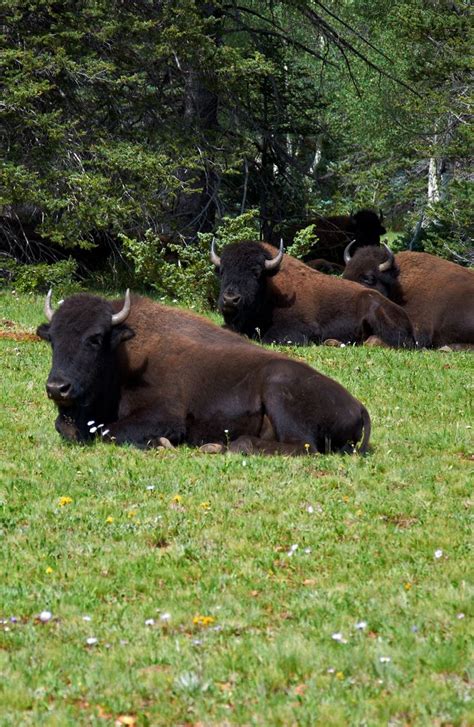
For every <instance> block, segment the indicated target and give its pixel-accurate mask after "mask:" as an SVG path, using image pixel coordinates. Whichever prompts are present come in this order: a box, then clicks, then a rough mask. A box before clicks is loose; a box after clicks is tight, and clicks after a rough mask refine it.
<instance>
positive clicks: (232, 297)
mask: <svg viewBox="0 0 474 727" xmlns="http://www.w3.org/2000/svg"><path fill="white" fill-rule="evenodd" d="M241 297H242V296H241V295H239V294H238V293H224V295H223V296H222V300H223V303H224V305H228V306H236V305H238V304H239V303H240V299H241Z"/></svg>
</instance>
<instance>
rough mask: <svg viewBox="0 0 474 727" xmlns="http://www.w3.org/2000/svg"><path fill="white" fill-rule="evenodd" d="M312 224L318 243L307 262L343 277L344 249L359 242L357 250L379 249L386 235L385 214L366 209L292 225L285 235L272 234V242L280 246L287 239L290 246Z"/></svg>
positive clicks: (286, 241) (285, 231)
mask: <svg viewBox="0 0 474 727" xmlns="http://www.w3.org/2000/svg"><path fill="white" fill-rule="evenodd" d="M311 224H313V225H314V226H315V228H314V232H315V234H316V235H317V237H318V241H317V243H316V244H315V245H314V246H313V247H312V248H311V250H310V251H309V252H308V253H307V254H306V255H305V256H304V257H303V260H304V261H305V262H309V263H310V265H311V267H314V268H316V269H318V270H321V271H322V272H341V273H342V271H343V268H342V267H340V266H342V263H343V254H344V249H345V247H346V245H347V244H348V243H349V242H352V241H353V240H355V244H354V248H357V247H363V246H365V245H379V244H380V237H381V235H385V233H386V229H385V227H384V226H383V214H382V210H380V214H379V215H377V213H376V212H373V211H372V210H367V209H362V210H359V211H358V212H356V213H355V214H350V215H339V216H338V217H319V218H316V219H308V220H306V222H302V223H300V224H294V225H291V226H289V227H288V228H287V229H286V230H283V231H282V234H281V235H280V234H278V235H277V234H276V233H272V234H271V235H270V238H269V242H271V243H273V244H276V245H277V244H278V242H279V239H280V237H283V240H284V242H285V243H286V245H289V244H290V243H291V242H292V241H293V238H294V236H295V235H296V233H297V232H298V231H299V230H302V229H303V228H304V227H308V225H311ZM315 258H318V259H317V260H315ZM320 258H323V259H320ZM331 263H332V264H331Z"/></svg>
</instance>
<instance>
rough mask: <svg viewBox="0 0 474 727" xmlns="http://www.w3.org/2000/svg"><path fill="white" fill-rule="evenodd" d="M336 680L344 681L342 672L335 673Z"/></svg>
mask: <svg viewBox="0 0 474 727" xmlns="http://www.w3.org/2000/svg"><path fill="white" fill-rule="evenodd" d="M336 679H344V672H343V671H337V672H336Z"/></svg>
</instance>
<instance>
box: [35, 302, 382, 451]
mask: <svg viewBox="0 0 474 727" xmlns="http://www.w3.org/2000/svg"><path fill="white" fill-rule="evenodd" d="M50 301H51V291H50V292H49V294H48V296H47V299H46V303H45V314H46V317H47V318H48V320H49V321H50V322H49V323H47V324H46V323H45V324H43V325H41V326H39V328H38V335H39V336H41V337H42V338H44V339H45V340H47V341H50V342H51V345H52V349H53V363H52V368H51V371H50V374H49V376H48V380H47V383H46V389H47V393H48V396H49V397H50V398H51V399H52V400H53V401H54V402H55V404H56V405H57V408H58V411H59V415H58V417H57V419H56V429H57V430H58V432H59V433H60V434H61V435H62V436H63V437H65V438H66V439H69V440H73V441H79V442H84V441H87V440H90V439H92V438H93V437H94V436H100V437H101V438H103V440H104V441H115V442H117V443H118V444H123V443H127V442H128V443H130V444H134V445H136V446H139V447H147V446H158V445H159V444H160V442H161V443H162V442H163V440H162V438H167V439H168V440H169V442H171V443H172V444H173V445H177V444H180V443H182V442H185V443H187V444H190V445H193V446H198V445H203V444H205V443H209V442H215V443H221V444H225V443H228V442H230V446H229V449H231V450H233V451H247V452H252V451H261V452H264V453H267V454H270V453H283V454H298V453H301V454H303V453H305V452H315V451H318V452H326V451H353V447H354V445H355V444H356V443H357V442H359V441H360V440H361V439H362V443H361V446H360V452H362V453H363V452H365V451H366V450H367V445H368V441H369V435H370V418H369V415H368V413H367V410H366V409H365V407H364V406H363V405H362V404H361V403H360V402H359V401H357V400H356V399H354V397H352V396H351V395H350V394H349V392H348V391H346V390H345V389H344V388H343V387H342V386H341V385H340V384H338V383H336V382H335V381H333V380H332V379H329V378H327V377H326V376H323V375H322V374H320V373H318V372H316V371H315V370H314V369H312V368H310V367H309V366H307V365H306V364H304V363H301V362H299V361H294V360H291V359H290V358H288V357H286V356H284V355H282V354H279V353H275V352H273V351H268V350H265V349H263V348H261V347H259V346H256V345H254V344H252V343H250V342H249V341H247V340H245V339H244V338H242V337H241V336H238V335H237V334H235V333H231V332H230V331H225V330H223V329H222V328H220V327H219V326H216V325H215V324H214V323H211V322H210V321H208V320H206V319H205V318H202V317H200V316H197V315H194V314H192V313H189V312H187V311H183V310H179V309H176V308H168V307H166V306H163V305H160V304H158V303H154V302H153V301H151V300H149V299H147V298H139V297H136V298H135V297H134V298H133V299H130V296H129V293H128V291H127V295H126V297H125V300H120V301H118V300H117V301H110V302H109V301H107V300H104V299H102V298H99V297H96V296H93V295H86V294H81V295H74V296H72V297H70V298H67V299H66V300H65V301H64V303H63V304H62V305H61V306H60V307H59V308H58V309H57V310H56V312H54V314H53V311H52V309H51V303H50ZM221 449H223V447H221Z"/></svg>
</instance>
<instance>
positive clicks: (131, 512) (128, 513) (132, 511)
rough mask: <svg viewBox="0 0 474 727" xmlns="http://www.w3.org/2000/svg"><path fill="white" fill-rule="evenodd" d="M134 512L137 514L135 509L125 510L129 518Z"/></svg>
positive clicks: (133, 515)
mask: <svg viewBox="0 0 474 727" xmlns="http://www.w3.org/2000/svg"><path fill="white" fill-rule="evenodd" d="M136 514H137V511H136V510H130V511H129V512H127V516H128V517H129V518H132V517H135V515H136Z"/></svg>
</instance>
